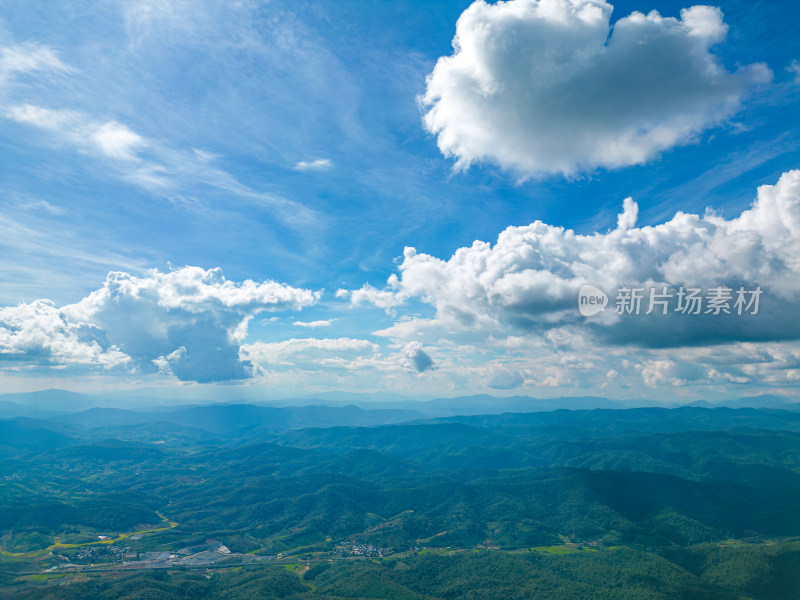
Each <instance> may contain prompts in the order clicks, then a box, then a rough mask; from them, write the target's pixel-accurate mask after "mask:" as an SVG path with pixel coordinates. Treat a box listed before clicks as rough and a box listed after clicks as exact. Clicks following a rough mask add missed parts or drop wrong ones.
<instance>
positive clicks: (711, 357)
mask: <svg viewBox="0 0 800 600" xmlns="http://www.w3.org/2000/svg"><path fill="white" fill-rule="evenodd" d="M690 6H691V5H689V4H686V5H685V6H679V5H677V4H675V3H672V2H669V3H667V2H650V3H647V2H617V3H615V4H614V6H613V11H612V7H611V5H610V4H608V3H605V2H601V1H589V0H572V1H569V2H568V1H566V0H565V1H563V2H562V1H556V0H542V2H539V3H537V2H534V1H532V0H531V1H523V0H515V1H513V2H508V3H498V4H483V3H476V4H475V5H471V3H469V2H431V3H418V2H399V1H398V2H380V3H364V2H337V3H327V2H325V3H323V2H317V3H303V2H257V1H252V2H251V1H246V0H242V1H239V2H230V1H228V2H211V1H208V2H205V1H203V2H201V1H191V2H189V1H180V0H159V1H156V0H138V1H134V0H131V1H118V2H88V1H87V2H78V1H73V2H62V3H57V4H55V5H54V4H53V3H45V2H30V1H26V2H21V1H20V2H14V1H10V2H4V3H3V5H2V7H0V181H2V186H0V251H1V252H0V281H1V282H2V286H0V384H1V385H2V386H3V387H4V388H5V389H6V390H7V391H21V390H29V389H30V390H32V389H41V388H47V387H61V388H67V389H75V390H113V389H127V388H135V387H139V386H147V387H153V386H157V387H164V388H167V389H170V388H173V387H178V386H180V387H181V388H182V390H183V391H184V392H185V391H186V390H187V389H188V390H190V393H196V394H198V395H217V396H219V395H226V394H232V395H236V394H243V393H245V392H247V393H249V394H261V393H263V394H265V395H273V396H274V395H278V396H280V395H294V394H301V393H313V392H318V391H326V390H344V391H349V390H353V391H374V390H385V391H391V392H400V393H407V394H420V395H455V394H464V393H477V392H487V391H488V392H492V393H500V394H505V393H524V394H530V395H541V396H552V395H586V394H597V395H607V396H609V397H620V398H624V397H652V398H657V399H665V400H671V399H679V400H680V399H686V400H693V399H696V398H712V399H713V398H721V397H726V396H731V395H734V396H738V395H751V394H757V393H763V392H769V393H779V394H796V391H795V390H796V387H797V382H798V381H800V345H798V343H797V339H798V338H799V337H800V329H799V328H798V326H797V325H796V324H794V323H795V322H796V321H800V319H797V315H798V308H799V307H798V303H797V294H798V293H800V290H798V284H797V283H795V282H797V281H800V272H798V271H800V248H798V245H797V243H796V240H797V239H798V236H800V200H799V199H798V198H799V195H800V183H798V180H799V179H800V175H799V174H797V173H796V172H793V171H792V170H793V169H797V168H800V164H798V144H800V134H798V125H800V122H799V121H800V111H799V110H798V99H799V98H800V83H799V82H800V66H798V62H797V61H798V60H800V44H798V43H797V41H796V38H797V36H796V32H795V31H794V23H795V22H796V18H797V16H798V9H797V7H796V6H795V5H794V3H791V2H770V3H758V2H722V3H720V4H719V6H718V7H716V8H715V7H694V8H690ZM682 9H684V10H683V12H682ZM634 11H638V12H634ZM651 11H657V13H653V12H651ZM457 23H458V27H459V29H458V34H456V24H457ZM456 35H457V40H456V42H457V43H456V44H455V45H456V47H457V49H456V50H454V45H453V44H454V36H456ZM760 186H767V187H761V188H760ZM759 188H760V190H759ZM625 198H632V200H633V203H628V204H626V206H627V208H626V209H625V210H624V212H623V200H624V199H625ZM676 213H682V214H683V216H681V217H675V215H676ZM620 214H622V215H623V217H619V215H620ZM536 222H539V224H538V225H535V226H534V225H531V224H533V223H536ZM509 227H516V228H518V229H508V230H507V228H509ZM501 232H504V233H503V238H501V240H500V241H499V242H498V236H500V235H501ZM572 232H574V234H573V233H572ZM476 240H477V241H480V242H483V244H482V245H481V244H477V245H475V244H474V242H476ZM405 248H413V249H414V250H413V251H411V250H406V251H405V254H404V249H405ZM390 278H391V280H390ZM387 282H388V283H387ZM583 282H592V283H594V284H596V285H599V286H600V287H601V288H602V289H604V290H606V291H607V292H608V293H609V296H611V297H612V298H611V304H612V306H611V307H610V308H609V310H607V311H606V313H604V315H601V316H600V318H596V319H590V318H583V317H581V316H580V315H579V314H578V312H577V310H576V306H577V293H578V288H579V287H580V285H581V284H582V283H583ZM620 286H631V287H636V286H640V287H643V288H644V289H650V288H651V287H654V286H655V287H669V288H670V290H673V289H674V290H675V291H677V290H678V289H679V288H680V287H684V286H685V287H690V286H698V287H702V288H703V289H709V288H712V287H715V286H728V287H730V288H731V289H733V290H736V289H738V288H739V287H742V288H745V289H747V290H751V289H755V288H756V286H759V287H760V288H763V290H764V294H763V296H762V297H761V300H762V305H761V312H760V313H759V314H758V315H722V316H720V318H716V316H715V315H710V314H709V315H705V314H703V315H699V316H698V317H699V318H698V319H694V320H692V317H690V316H688V315H681V314H677V313H676V314H670V315H668V318H664V319H661V320H658V319H656V318H655V316H654V315H647V316H645V315H628V316H625V315H616V316H615V315H614V314H613V313H614V311H613V310H612V309H613V304H614V298H613V295H614V292H615V290H616V289H617V288H619V287H620ZM671 312H674V311H671Z"/></svg>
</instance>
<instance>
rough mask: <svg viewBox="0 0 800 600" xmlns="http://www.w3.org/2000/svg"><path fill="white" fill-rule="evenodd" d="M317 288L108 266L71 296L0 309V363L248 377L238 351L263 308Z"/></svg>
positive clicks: (194, 270)
mask: <svg viewBox="0 0 800 600" xmlns="http://www.w3.org/2000/svg"><path fill="white" fill-rule="evenodd" d="M319 296H320V292H311V291H309V290H304V289H299V288H294V287H291V286H288V285H284V284H280V283H277V282H274V281H264V282H255V281H252V280H246V281H243V282H233V281H229V280H227V279H225V277H224V276H223V274H222V271H221V269H219V268H216V269H208V270H206V269H202V268H199V267H184V268H181V269H176V270H174V271H170V272H168V273H162V272H159V271H157V270H153V271H150V272H148V273H147V274H146V275H145V276H142V277H136V276H134V275H130V274H128V273H122V272H113V273H109V275H108V278H107V279H106V282H105V284H104V285H103V287H102V288H100V289H98V290H96V291H94V292H92V293H91V294H89V295H88V296H87V297H85V298H83V299H82V300H80V301H79V302H77V303H75V304H70V305H66V306H63V307H60V308H58V307H56V306H55V305H53V304H52V303H51V302H48V301H43V300H40V301H37V302H33V303H31V304H20V305H18V306H14V307H4V308H2V309H0V362H8V361H13V362H20V361H25V362H28V363H31V364H42V363H45V364H62V365H78V364H79V365H96V366H105V367H111V366H121V367H125V368H127V369H129V370H132V371H134V372H138V373H151V372H155V371H156V370H159V371H162V372H165V373H169V374H172V375H174V376H175V377H177V378H178V379H180V380H184V381H200V382H204V381H225V380H231V379H244V378H247V377H250V376H252V375H253V365H252V363H250V362H249V361H247V360H241V359H240V357H239V349H240V345H241V343H242V342H243V341H244V339H245V337H246V335H247V324H248V322H249V320H250V319H251V318H252V317H253V316H254V315H256V314H258V313H261V312H264V311H282V310H299V309H301V308H303V307H305V306H309V305H311V304H314V303H315V302H317V300H318V299H319Z"/></svg>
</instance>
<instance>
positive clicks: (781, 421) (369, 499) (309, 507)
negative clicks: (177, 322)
mask: <svg viewBox="0 0 800 600" xmlns="http://www.w3.org/2000/svg"><path fill="white" fill-rule="evenodd" d="M351 421H352V423H351V424H345V423H349V422H351ZM309 425H312V426H309ZM0 433H2V437H1V438H0V473H2V479H1V480H0V536H1V537H0V552H2V554H0V562H1V563H2V565H0V566H2V569H0V570H2V571H4V573H5V574H4V575H3V576H2V577H3V579H0V582H1V583H2V586H3V587H0V590H5V591H4V592H2V593H4V594H7V595H9V597H12V598H33V597H53V598H61V597H65V598H66V597H79V596H70V595H69V594H71V593H77V592H74V590H83V592H82V593H85V594H89V595H91V596H92V597H98V598H103V597H122V596H113V594H117V593H118V592H119V591H120V590H119V588H118V584H117V583H114V582H116V581H117V580H116V579H114V580H113V581H112V580H110V579H107V577H110V575H111V574H112V573H113V572H114V569H116V568H121V567H123V566H124V565H128V564H134V563H135V560H136V559H138V560H139V562H138V563H135V564H136V565H138V566H135V567H125V568H127V569H131V568H135V569H137V570H140V571H141V573H140V574H139V575H136V576H131V577H132V579H130V582H131V583H130V585H131V586H133V587H134V588H136V589H138V587H142V589H149V590H151V592H147V593H150V594H151V595H152V594H155V593H156V592H152V590H153V589H161V590H162V592H163V594H166V595H164V596H158V597H176V598H177V597H195V596H180V595H174V594H178V592H177V591H176V590H178V589H184V588H181V586H188V587H185V589H187V590H188V589H196V592H197V594H198V595H197V596H196V597H208V598H238V597H242V598H245V597H296V598H306V597H307V598H312V597H313V598H334V597H348V598H367V597H370V598H456V597H458V598H461V597H467V596H465V595H459V593H457V592H456V591H455V590H457V589H467V588H469V589H470V590H481V589H482V590H484V595H476V596H475V597H476V598H478V597H480V598H493V597H498V598H499V597H503V598H516V597H519V598H523V597H537V596H533V595H528V596H525V595H519V594H518V592H519V590H525V589H527V590H528V592H529V593H533V592H531V591H530V590H531V589H533V588H530V586H531V585H533V583H532V582H534V581H535V582H538V583H536V585H537V586H540V588H537V589H550V590H551V592H552V593H551V594H550V595H544V596H541V597H547V598H551V597H553V598H557V597H564V598H567V597H570V598H579V597H609V598H611V597H614V598H624V597H630V598H650V597H653V598H656V597H664V598H667V597H670V598H675V597H685V598H695V597H698V598H705V597H707V598H738V597H752V598H766V597H768V596H765V595H764V594H765V593H766V592H767V591H768V590H772V591H773V592H774V591H775V589H776V588H775V587H774V586H779V587H780V589H781V590H783V589H789V588H791V586H792V585H793V584H792V581H793V580H792V579H791V578H783V575H781V574H782V573H784V572H785V571H786V569H789V570H791V569H792V568H795V567H796V568H797V569H800V563H799V562H798V559H797V557H798V551H797V549H796V547H795V546H794V545H793V541H792V539H793V538H794V537H795V536H800V517H799V516H798V511H797V506H800V413H796V412H793V411H783V410H778V409H731V408H717V409H708V408H701V407H684V408H676V409H656V408H641V409H627V410H617V409H595V410H575V411H568V410H556V411H550V412H537V413H506V414H501V415H469V416H454V417H446V418H437V419H431V418H426V417H425V416H424V415H420V414H418V413H410V412H403V410H402V409H385V410H381V411H370V410H368V409H363V408H355V407H340V408H336V407H324V408H319V407H307V408H296V407H294V408H275V407H270V408H268V409H265V407H261V406H251V405H227V406H221V405H220V406H214V407H203V406H199V407H185V408H182V409H179V410H171V411H150V412H137V411H121V410H115V409H90V410H88V411H83V412H80V413H75V414H72V415H61V416H58V417H53V418H49V419H31V418H15V419H7V420H2V421H0ZM99 536H103V538H102V539H101V538H100V537H99ZM209 540H210V541H209ZM208 544H211V545H212V546H213V544H217V546H219V547H224V548H225V550H226V551H227V552H228V553H229V554H220V553H219V552H217V553H216V554H215V553H214V552H216V551H212V550H208V549H207V548H206V546H207V545H208ZM720 544H723V545H722V546H720ZM369 548H373V549H374V550H368V549H369ZM204 552H205V553H206V554H203V553H204ZM159 553H161V554H159ZM162 554H163V557H162V558H161V559H158V557H159V556H161V555H162ZM170 556H173V557H184V556H188V557H195V556H201V557H205V558H202V560H201V564H202V565H204V567H205V568H207V569H210V571H209V572H213V573H214V576H213V578H212V579H208V578H200V579H198V578H196V577H194V576H190V573H189V574H186V575H185V576H184V575H180V569H183V568H188V567H183V566H180V565H184V564H188V563H182V562H180V561H181V560H183V559H182V558H169V557H170ZM248 556H249V557H252V558H250V559H247V558H246V557H248ZM142 557H144V558H142ZM262 559H263V560H262ZM158 560H162V561H166V562H162V563H158ZM187 560H188V559H187ZM198 560H200V559H198ZM170 561H172V562H170ZM203 561H205V562H203ZM226 561H227V562H226ZM248 561H250V562H248ZM252 561H256V562H254V563H252V565H251V562H252ZM330 561H333V562H330ZM90 564H91V565H94V566H93V567H89V565H90ZM281 564H282V565H284V566H290V565H292V570H298V569H299V571H298V572H297V573H294V572H292V573H289V572H288V571H287V570H286V568H284V567H282V568H281V570H279V571H274V570H270V569H273V567H274V566H275V565H281ZM158 565H160V567H159V566H158ZM247 565H251V566H247ZM326 565H327V566H326ZM166 567H170V569H171V570H170V569H167V570H164V569H165V568H166ZM159 568H160V569H161V570H159ZM48 569H50V570H48ZM87 569H88V570H87ZM176 569H178V570H176ZM232 569H234V570H232ZM241 569H244V571H241ZM497 569H501V570H507V571H508V572H509V573H511V572H513V573H515V574H516V575H515V576H514V577H511V576H510V575H509V578H506V579H503V581H507V582H513V581H516V579H515V577H517V576H519V577H521V578H522V579H521V580H520V581H519V582H518V583H517V584H513V585H512V587H513V588H514V590H510V591H507V592H506V595H502V593H503V592H500V591H495V592H492V593H495V595H494V596H492V595H491V593H490V590H492V589H494V586H496V585H500V581H499V580H498V579H497V577H496V576H495V575H493V574H492V573H494V572H495V571H496V570H497ZM726 569H728V570H730V569H733V570H736V571H737V572H740V573H742V575H741V576H737V577H740V578H743V579H742V580H741V581H740V580H736V581H733V579H731V580H730V581H727V580H726V579H725V577H723V576H722V575H720V573H722V572H723V571H725V570H726ZM80 570H83V573H78V571H80ZM306 570H307V572H306ZM251 571H252V572H251ZM303 572H306V574H305V575H303ZM148 573H152V576H151V575H148ZM159 573H160V574H159ZM237 573H238V574H237ZM248 573H249V575H248ZM600 573H605V575H602V576H601V575H600ZM287 574H289V575H291V577H289V578H288V579H287V578H286V576H287ZM770 574H771V575H770ZM79 575H80V577H83V579H80V577H79ZM156 575H157V576H156ZM76 577H77V578H78V579H77V580H75V581H74V582H73V583H72V584H71V585H70V586H56V585H55V584H56V583H57V580H64V579H65V578H66V580H69V581H72V580H73V579H75V578H76ZM354 577H355V578H356V579H354ZM731 577H732V576H731ZM369 582H372V583H369ZM626 582H627V583H626ZM757 582H760V583H757ZM212 583H213V585H212ZM634 583H635V585H634ZM509 585H511V584H509ZM770 585H771V586H773V587H772V588H770V587H769V586H770ZM81 586H83V587H81ZM193 586H194V587H193ZM270 586H273V587H270ZM274 586H277V587H274ZM287 586H288V587H287ZM465 586H466V587H465ZM541 586H544V587H541ZM548 586H549V587H548ZM620 586H623V587H622V588H620ZM625 586H628V587H627V588H626V587H625ZM786 586H789V587H788V588H787V587H786ZM534 587H535V586H534ZM253 589H258V590H260V591H259V592H253V591H252V590H253ZM498 589H499V588H498ZM615 589H616V590H617V592H613V590H615ZM620 589H629V590H630V593H629V595H624V594H622V595H620V594H621V592H619V590H620ZM237 590H239V591H237ZM242 590H250V591H248V592H247V594H250V593H254V594H255V593H257V594H262V595H261V596H257V595H256V596H247V595H237V594H239V593H240V592H241V594H245V592H244V591H242ZM276 590H277V591H276ZM280 590H284V591H282V592H280ZM515 590H516V591H515ZM633 590H638V591H636V592H635V593H634V591H633ZM664 590H671V592H665V591H664ZM692 590H693V591H692ZM799 591H800V590H799ZM162 592H159V593H162ZM45 593H46V594H47V595H39V596H37V595H36V594H45ZM187 593H188V592H187ZM192 593H194V592H192ZM476 593H477V592H476ZM519 593H521V592H519ZM625 593H628V592H625ZM781 593H783V592H781ZM169 594H173V596H169ZM204 594H205V595H204ZM270 594H272V595H270ZM281 594H283V595H281ZM497 594H501V595H497ZM514 594H517V595H514ZM559 594H560V595H559ZM581 594H583V595H581ZM604 594H605V595H604ZM615 594H616V595H615ZM637 594H638V595H637ZM669 594H672V595H669ZM692 594H694V595H692ZM85 597H89V596H85ZM132 597H134V596H132ZM141 597H150V596H146V595H145V596H141ZM152 597H156V596H152ZM771 597H790V596H771Z"/></svg>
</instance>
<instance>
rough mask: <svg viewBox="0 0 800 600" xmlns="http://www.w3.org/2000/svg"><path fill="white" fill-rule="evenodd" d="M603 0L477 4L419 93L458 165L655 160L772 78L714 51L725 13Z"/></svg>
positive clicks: (569, 168)
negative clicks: (667, 10) (636, 7)
mask: <svg viewBox="0 0 800 600" xmlns="http://www.w3.org/2000/svg"><path fill="white" fill-rule="evenodd" d="M612 8H613V7H612V6H611V5H610V4H609V3H607V2H605V1H603V0H510V1H508V2H497V3H492V4H489V3H487V2H484V1H483V0H478V1H476V2H474V3H473V4H472V5H471V6H470V7H469V8H467V10H465V11H464V13H463V14H462V15H461V17H460V18H459V20H458V23H457V25H456V35H455V38H454V39H453V48H454V52H453V54H452V55H451V56H445V57H441V58H440V59H439V61H438V62H437V64H436V66H435V68H434V70H433V72H432V73H431V74H430V75H429V76H428V80H427V88H426V91H425V93H424V94H423V95H422V96H421V97H420V99H419V103H420V107H421V109H422V110H423V113H424V116H423V120H424V124H425V127H426V128H427V130H428V131H429V132H431V133H432V134H435V135H436V136H437V141H438V145H439V148H440V150H441V151H442V152H443V153H444V154H445V155H446V156H448V157H455V158H456V160H457V163H456V164H457V167H460V168H466V167H468V166H469V165H470V164H472V163H475V162H481V161H488V162H492V163H495V164H497V165H499V166H501V167H503V168H505V169H509V170H512V171H514V172H517V173H519V174H521V175H523V176H527V175H533V174H539V173H564V174H571V173H575V172H578V171H582V170H592V169H594V168H597V167H605V168H616V167H623V166H627V165H634V164H640V163H644V162H646V161H648V160H651V159H653V158H654V157H655V156H657V155H658V154H659V153H660V152H662V151H664V150H667V149H669V148H672V147H674V146H676V145H680V144H685V143H688V142H691V141H692V140H694V139H696V137H697V135H698V134H699V133H700V132H702V131H703V130H705V129H707V128H709V127H711V126H713V125H716V124H719V123H721V122H723V121H724V120H725V119H727V118H728V117H730V116H731V115H733V114H734V113H735V112H736V110H737V109H738V107H739V106H740V104H741V101H742V99H743V98H744V97H745V96H746V94H747V93H748V91H749V90H750V89H751V88H752V87H753V86H754V85H756V84H760V83H765V82H768V81H769V80H770V78H771V76H772V73H771V71H770V70H769V69H768V68H767V67H766V66H765V65H763V64H760V63H759V64H752V65H747V66H742V67H739V68H738V69H737V70H736V71H735V72H728V71H727V70H726V69H725V68H724V66H723V65H722V64H721V63H720V61H719V59H718V58H717V57H716V56H715V55H714V54H713V53H712V52H711V50H710V49H711V47H712V46H713V45H714V44H717V43H719V42H721V41H722V40H723V39H724V38H725V35H726V32H727V25H725V23H724V22H723V15H722V12H721V11H720V10H719V9H718V8H715V7H711V6H692V7H691V8H687V9H684V10H682V11H681V18H680V19H676V18H672V17H662V16H661V15H660V14H659V13H657V12H656V11H652V12H650V13H648V14H647V15H645V14H642V13H639V12H633V13H631V14H630V15H628V16H626V17H624V18H621V19H619V20H618V21H616V23H614V25H613V28H612V27H611V24H610V17H611V12H612Z"/></svg>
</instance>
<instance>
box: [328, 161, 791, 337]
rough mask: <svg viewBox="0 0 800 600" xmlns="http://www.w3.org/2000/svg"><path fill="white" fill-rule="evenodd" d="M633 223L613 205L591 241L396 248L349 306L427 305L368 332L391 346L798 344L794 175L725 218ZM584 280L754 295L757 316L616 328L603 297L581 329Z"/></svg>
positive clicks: (550, 233)
mask: <svg viewBox="0 0 800 600" xmlns="http://www.w3.org/2000/svg"><path fill="white" fill-rule="evenodd" d="M636 213H637V207H636V205H635V203H634V202H633V201H632V200H630V199H627V200H625V202H624V209H623V212H622V214H621V215H620V217H619V219H618V227H617V228H616V229H614V230H611V231H609V232H607V233H595V234H593V235H578V234H576V233H575V232H574V231H572V230H568V229H564V228H562V227H556V226H553V225H547V224H545V223H542V222H541V221H536V222H535V223H532V224H530V225H527V226H523V227H509V228H507V229H506V230H505V231H503V232H502V233H501V234H500V236H499V237H498V240H497V243H496V244H494V245H492V244H490V243H487V242H482V241H476V242H474V243H473V244H472V246H469V247H464V248H459V249H458V250H456V252H455V253H454V254H453V256H451V257H450V258H449V259H447V260H443V259H440V258H436V257H434V256H431V255H429V254H424V253H419V252H417V251H416V250H415V249H414V248H406V250H405V253H404V256H403V260H402V262H401V263H400V264H399V266H398V271H399V272H398V273H397V274H393V275H392V276H391V277H390V278H389V281H388V285H387V287H386V288H385V289H382V290H378V289H375V288H372V287H368V286H365V288H363V289H362V290H357V291H355V292H352V293H351V294H349V296H350V301H351V303H352V304H353V305H357V304H362V303H365V302H370V301H372V303H374V304H375V305H376V306H379V307H384V308H386V309H387V310H396V309H397V307H398V306H400V305H401V304H403V303H404V302H407V301H409V300H410V299H412V298H416V299H419V300H421V301H422V302H424V303H426V304H428V305H430V306H431V307H433V309H434V310H435V316H434V317H433V318H430V319H427V318H419V317H417V318H413V319H408V318H404V317H401V318H400V319H399V320H398V321H397V323H396V324H395V325H394V326H393V327H390V328H388V329H386V330H382V331H381V332H379V333H380V334H381V335H387V336H390V337H394V338H397V339H414V338H415V337H418V334H420V333H422V332H425V331H427V330H432V331H444V332H456V331H461V332H471V333H472V334H474V335H485V334H486V333H489V334H492V335H497V336H498V337H504V336H508V335H519V334H520V333H525V332H537V331H539V332H543V331H548V330H554V329H555V328H557V327H561V326H564V325H570V324H577V325H580V324H583V325H585V327H586V328H587V329H588V330H589V331H591V332H593V333H594V334H595V335H597V336H599V337H601V338H603V339H605V340H606V341H608V342H612V343H615V344H634V345H639V346H681V345H692V344H706V343H723V342H729V341H769V340H782V339H783V340H787V339H798V338H800V321H798V319H797V318H796V315H797V309H798V302H800V170H798V171H790V172H787V173H785V174H783V176H781V178H780V180H779V181H778V182H777V184H776V185H765V186H761V187H760V188H759V190H758V196H757V199H756V200H755V202H754V203H753V205H752V207H751V208H750V209H749V210H746V211H744V212H743V213H742V214H741V215H739V216H738V217H736V218H733V219H730V220H726V219H724V218H723V217H721V216H718V215H715V214H713V213H707V214H706V215H704V216H700V215H694V214H687V213H682V212H679V213H677V214H676V215H675V216H674V217H673V218H672V219H671V220H670V221H667V222H666V223H662V224H660V225H656V226H646V227H636V226H635V221H636ZM587 282H591V283H594V284H596V285H599V286H600V287H601V288H602V289H604V290H605V291H606V292H607V293H609V296H614V295H615V293H616V291H617V290H618V289H619V288H621V287H624V286H626V287H628V288H632V287H643V288H650V287H656V288H658V287H659V286H667V287H668V288H669V290H671V291H672V292H673V293H674V292H676V291H677V289H678V288H679V287H681V286H686V287H689V286H697V287H700V288H703V289H710V288H714V287H717V286H727V287H730V288H732V289H733V290H734V293H735V291H736V290H737V288H738V287H740V286H743V287H745V288H746V289H747V290H753V289H755V288H756V287H757V286H760V288H761V289H762V291H763V294H762V297H761V299H760V304H761V307H762V308H761V310H760V312H759V313H758V314H757V315H752V314H750V315H735V314H734V315H722V316H715V315H705V314H702V315H695V316H693V317H691V318H690V317H687V316H686V315H680V314H675V313H674V312H672V311H670V314H668V315H661V314H659V311H656V312H655V313H654V314H652V315H649V316H645V315H644V314H642V315H639V316H638V318H634V317H630V318H624V317H620V316H618V315H616V314H615V313H614V311H613V308H614V306H615V304H614V302H615V300H614V298H613V297H611V300H610V303H611V304H610V310H607V311H606V312H605V313H603V315H601V316H600V317H599V318H597V319H595V320H592V321H584V320H583V318H582V317H580V315H579V314H578V311H577V294H578V290H579V289H580V287H581V286H582V285H583V284H584V283H587ZM339 295H340V296H345V295H346V294H339ZM673 303H674V301H673ZM642 306H643V309H642V313H644V312H645V309H646V308H647V305H646V303H643V305H642Z"/></svg>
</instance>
